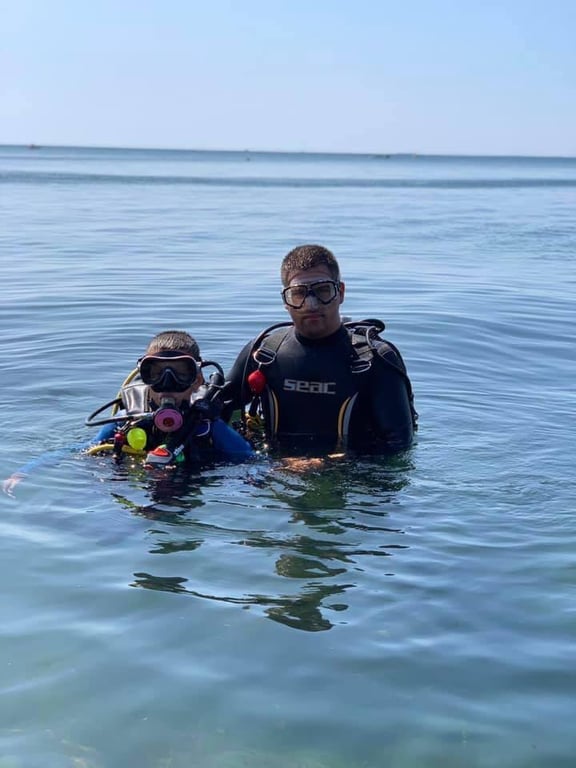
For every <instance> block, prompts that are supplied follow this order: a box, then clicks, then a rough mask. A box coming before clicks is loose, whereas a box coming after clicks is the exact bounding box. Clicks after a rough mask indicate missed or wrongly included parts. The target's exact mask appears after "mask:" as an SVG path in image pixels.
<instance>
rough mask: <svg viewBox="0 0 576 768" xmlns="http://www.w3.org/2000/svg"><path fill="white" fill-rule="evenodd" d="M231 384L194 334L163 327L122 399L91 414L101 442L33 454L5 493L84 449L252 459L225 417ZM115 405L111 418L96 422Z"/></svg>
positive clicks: (153, 461) (174, 460) (167, 458)
mask: <svg viewBox="0 0 576 768" xmlns="http://www.w3.org/2000/svg"><path fill="white" fill-rule="evenodd" d="M208 366H211V367H213V368H216V372H215V373H213V374H212V376H211V377H210V380H209V382H208V384H206V383H205V380H204V376H203V375H202V369H203V368H205V367H208ZM223 384H224V375H223V372H222V369H221V368H220V366H219V365H218V364H217V363H214V362H210V361H202V359H201V357H200V349H199V346H198V343H197V342H196V340H195V339H194V338H193V337H192V336H190V335H189V334H188V333H186V332H185V331H163V332H162V333H159V334H157V335H156V336H154V338H153V339H152V340H151V341H150V343H149V344H148V347H147V348H146V352H145V353H144V355H143V357H141V358H140V360H138V364H137V368H136V369H135V370H134V371H132V373H131V374H130V375H129V376H128V378H127V379H126V380H125V382H124V383H123V384H122V387H121V389H120V392H119V393H118V396H117V397H116V398H115V399H114V400H112V401H110V402H109V403H106V405H104V406H102V407H101V408H98V409H97V410H96V411H94V413H92V414H91V415H90V416H89V417H88V418H87V419H86V425H87V426H100V427H101V429H100V431H99V432H98V434H97V435H96V437H95V438H94V439H93V440H91V441H90V442H89V443H88V444H86V443H84V444H81V445H74V446H71V447H68V448H67V449H64V450H56V451H48V452H47V453H46V454H44V455H42V456H40V457H38V458H35V459H32V460H31V461H29V462H27V463H26V464H24V465H23V466H21V467H19V468H18V469H17V470H16V472H14V473H13V474H12V475H11V476H10V477H9V478H7V479H6V480H4V481H3V483H2V490H3V491H4V492H5V493H7V494H8V495H10V496H12V495H13V494H14V489H15V487H16V486H17V485H18V483H20V482H21V481H22V480H23V479H24V478H25V477H26V476H27V475H28V474H29V473H30V472H31V471H32V470H33V469H35V468H36V467H38V466H41V465H43V464H45V463H48V462H52V461H54V460H55V459H59V458H62V456H63V455H65V454H66V453H68V452H69V451H70V450H78V449H80V450H84V451H85V452H87V453H88V454H97V453H102V452H107V451H111V452H112V453H114V455H115V457H116V460H118V461H119V460H121V459H122V457H123V456H124V455H125V454H132V455H134V456H135V457H137V458H141V459H144V461H145V464H146V465H152V466H177V465H182V464H185V463H193V464H198V463H204V462H209V461H242V460H245V459H247V458H249V457H251V456H252V455H254V451H253V450H252V447H251V446H250V444H249V443H248V442H247V441H246V440H244V438H243V437H242V436H241V435H239V434H238V433H237V432H235V431H234V430H233V429H232V428H231V427H229V426H228V425H227V424H226V423H225V422H224V421H222V420H221V419H220V418H219V414H220V409H221V404H220V391H221V389H222V386H223ZM110 408H111V409H112V411H111V416H109V417H105V418H101V419H96V417H97V416H99V415H100V414H101V413H103V412H104V411H106V410H108V409H110Z"/></svg>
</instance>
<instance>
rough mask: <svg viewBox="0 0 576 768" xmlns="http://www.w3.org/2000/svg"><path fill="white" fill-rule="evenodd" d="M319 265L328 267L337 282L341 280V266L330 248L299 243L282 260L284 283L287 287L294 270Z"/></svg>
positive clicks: (281, 269)
mask: <svg viewBox="0 0 576 768" xmlns="http://www.w3.org/2000/svg"><path fill="white" fill-rule="evenodd" d="M319 266H325V267H328V271H329V272H330V276H331V277H332V279H333V280H336V281H337V282H339V281H340V267H339V266H338V262H337V261H336V258H335V256H334V254H333V253H332V251H329V250H328V248H324V246H323V245H299V246H298V247H297V248H293V249H292V250H291V251H290V253H288V254H286V256H284V259H283V260H282V266H281V267H280V277H281V279H282V285H283V286H284V287H286V286H287V285H288V284H289V282H290V278H291V275H292V274H293V273H294V272H300V271H302V270H305V269H312V268H313V267H319Z"/></svg>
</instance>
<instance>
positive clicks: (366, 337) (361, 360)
mask: <svg viewBox="0 0 576 768" xmlns="http://www.w3.org/2000/svg"><path fill="white" fill-rule="evenodd" d="M344 327H345V328H346V330H347V331H348V335H349V338H350V342H351V346H352V354H351V359H350V369H351V371H352V373H366V372H367V371H369V370H370V367H371V365H372V361H373V360H374V355H375V354H377V348H378V342H381V343H386V342H384V339H381V338H380V335H379V334H380V333H381V332H382V331H383V330H384V328H385V327H386V326H385V325H384V323H383V322H382V320H375V319H373V318H369V319H368V320H349V321H347V322H345V323H344Z"/></svg>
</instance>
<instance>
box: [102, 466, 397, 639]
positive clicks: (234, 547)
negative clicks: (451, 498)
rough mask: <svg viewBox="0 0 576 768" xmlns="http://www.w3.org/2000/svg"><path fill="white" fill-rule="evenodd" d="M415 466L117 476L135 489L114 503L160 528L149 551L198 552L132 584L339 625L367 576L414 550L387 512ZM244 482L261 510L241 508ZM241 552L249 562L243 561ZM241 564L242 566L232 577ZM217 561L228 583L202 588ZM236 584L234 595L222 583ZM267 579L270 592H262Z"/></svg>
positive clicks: (288, 621) (313, 627)
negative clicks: (238, 495) (140, 495)
mask: <svg viewBox="0 0 576 768" xmlns="http://www.w3.org/2000/svg"><path fill="white" fill-rule="evenodd" d="M410 469H411V464H410V460H409V458H408V457H407V456H404V457H400V458H398V457H396V458H394V459H371V460H370V461H364V462H360V463H352V462H351V460H346V461H341V462H339V463H337V464H333V465H328V466H325V467H323V468H322V469H320V470H314V471H311V472H306V473H303V474H296V475H294V474H293V473H291V472H289V471H286V470H284V469H283V468H282V466H280V465H278V466H277V465H270V464H265V463H263V462H262V463H261V464H260V465H256V466H255V465H251V466H249V467H248V468H241V469H239V468H235V470H236V475H235V476H234V475H232V474H231V472H229V468H219V469H216V470H214V471H213V472H212V473H204V474H201V473H197V472H195V473H192V472H189V471H186V470H183V469H177V470H176V471H171V472H165V471H164V472H162V471H158V472H156V473H155V474H154V475H153V476H151V475H149V474H147V473H145V472H144V473H136V474H134V475H132V476H130V474H129V473H126V472H125V471H123V472H122V473H121V474H120V473H119V474H117V475H116V479H118V480H120V479H122V480H123V481H124V482H126V481H128V482H127V485H128V489H127V490H126V491H125V493H119V492H117V491H116V490H115V491H114V492H113V493H112V497H113V499H114V500H115V501H116V502H118V503H119V504H120V505H121V507H122V508H123V509H125V510H127V511H129V512H130V513H131V514H133V515H137V516H140V517H145V518H147V519H149V520H151V521H153V522H154V527H153V528H151V529H149V530H148V534H149V535H150V536H151V537H152V539H153V545H152V546H151V547H150V549H149V554H150V555H162V556H177V555H181V554H182V553H184V552H186V553H188V555H189V556H188V557H187V558H186V559H184V560H183V559H182V558H179V559H178V561H177V563H178V565H177V568H178V570H177V571H176V573H174V572H172V573H170V574H169V575H167V574H166V573H160V571H166V570H168V571H170V570H171V568H172V566H171V565H170V563H171V561H164V560H162V564H161V565H160V567H159V569H158V570H157V569H150V570H146V571H139V572H136V573H134V574H133V575H134V580H133V581H132V582H131V586H134V587H141V588H144V589H152V590H156V591H165V592H171V593H174V594H181V595H188V596H191V597H195V598H202V599H206V600H213V601H217V602H223V603H229V604H233V605H240V606H242V607H244V608H246V609H256V610H259V611H261V612H262V614H263V615H265V616H267V617H268V618H270V619H272V620H273V621H276V622H278V623H280V624H284V625H286V626H288V627H291V628H293V629H299V630H304V631H307V632H318V631H323V630H328V629H331V628H332V627H333V626H334V623H336V622H337V621H342V614H343V612H345V611H347V610H348V608H349V604H350V600H351V599H352V597H351V595H350V593H351V591H352V590H353V589H354V588H356V587H357V586H358V578H359V574H361V573H363V572H364V571H366V570H370V569H371V568H381V566H379V565H378V562H379V561H380V559H381V558H386V559H387V566H386V573H387V574H388V573H390V572H391V567H390V566H389V565H388V562H389V558H390V556H391V555H392V554H395V553H396V552H397V551H398V550H401V549H406V548H407V547H406V545H405V544H404V543H401V542H399V538H400V537H401V536H402V534H403V531H402V530H399V529H397V528H392V527H390V526H386V525H385V520H386V515H387V507H388V506H389V505H390V504H393V503H394V501H395V499H397V496H398V494H399V493H400V492H401V491H402V490H403V489H404V488H406V487H407V485H408V478H409V472H410ZM238 471H240V475H238ZM238 484H241V485H242V486H244V487H246V486H248V490H249V492H250V493H252V494H256V496H255V498H253V500H252V509H251V510H246V508H245V507H244V508H243V509H239V508H238V507H235V506H234V498H235V492H236V491H237V486H238ZM134 488H136V489H138V490H139V491H140V492H142V491H143V492H144V494H145V502H144V503H142V502H138V501H134V500H132V499H131V498H130V496H131V490H133V489H134ZM215 497H216V498H217V499H218V502H216V499H215ZM216 503H218V509H217V511H216V510H215V505H216ZM222 504H224V505H225V506H224V509H225V510H226V512H225V513H224V514H223V508H222V506H221V505H222ZM255 505H257V506H255ZM235 511H236V512H237V513H238V514H234V512H235ZM247 512H248V518H247V516H246V513H247ZM250 512H252V514H250ZM239 548H240V549H241V550H242V551H244V552H245V553H247V554H248V555H249V556H247V557H240V556H239V554H238V552H239ZM195 558H197V559H195ZM238 561H241V562H242V567H238V568H237V569H236V570H235V571H234V572H233V574H232V573H229V572H228V571H229V570H230V571H232V568H233V565H232V564H233V563H235V562H236V563H237V562H238ZM207 562H209V567H210V569H211V570H214V569H216V575H215V578H216V579H217V581H218V584H217V585H213V586H212V587H210V584H209V582H207V580H206V577H205V576H203V577H202V587H200V586H199V581H200V579H199V577H198V574H203V573H204V572H205V571H206V567H207V565H206V564H207ZM263 569H264V570H265V572H266V574H267V577H266V578H263V577H262V571H263ZM227 581H229V582H230V583H231V585H232V590H231V591H229V592H227V591H226V590H225V589H224V588H223V584H222V582H227ZM263 582H266V583H267V585H268V586H269V590H268V591H267V592H263V591H262V590H261V589H257V590H254V588H253V587H254V586H255V585H256V584H257V583H259V584H262V583H263ZM216 586H217V588H216ZM345 595H348V597H345Z"/></svg>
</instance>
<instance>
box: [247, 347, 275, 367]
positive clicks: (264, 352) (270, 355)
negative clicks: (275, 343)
mask: <svg viewBox="0 0 576 768" xmlns="http://www.w3.org/2000/svg"><path fill="white" fill-rule="evenodd" d="M252 357H253V358H254V360H256V362H257V363H258V364H259V365H270V363H273V362H274V360H276V352H273V351H272V350H270V349H266V347H260V348H259V349H255V350H254V352H253V353H252Z"/></svg>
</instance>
